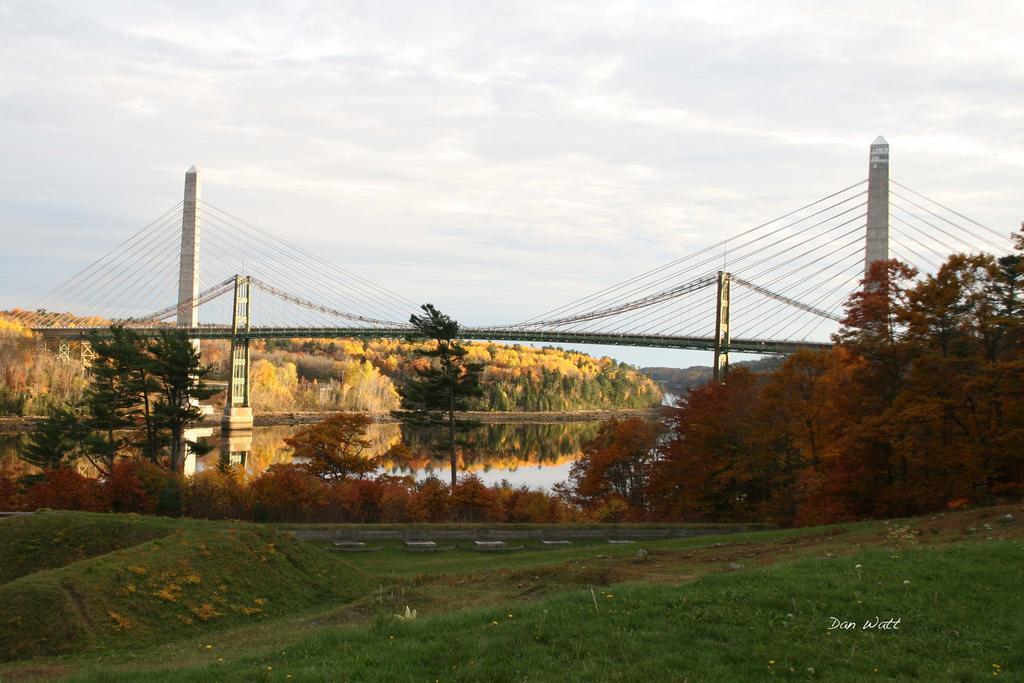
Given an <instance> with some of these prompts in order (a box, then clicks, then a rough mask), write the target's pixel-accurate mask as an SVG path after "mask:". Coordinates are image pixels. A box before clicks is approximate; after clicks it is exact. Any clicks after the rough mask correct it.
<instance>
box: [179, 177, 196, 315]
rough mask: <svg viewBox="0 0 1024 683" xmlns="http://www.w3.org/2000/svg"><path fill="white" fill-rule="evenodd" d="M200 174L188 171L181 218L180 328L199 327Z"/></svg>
mask: <svg viewBox="0 0 1024 683" xmlns="http://www.w3.org/2000/svg"><path fill="white" fill-rule="evenodd" d="M197 296H199V171H198V170H197V169H196V167H195V166H193V167H192V168H190V169H188V171H186V172H185V203H184V206H183V207H182V217H181V261H180V265H179V266H178V318H177V324H178V327H196V326H198V324H199V309H198V307H197V306H196V301H195V300H196V297H197Z"/></svg>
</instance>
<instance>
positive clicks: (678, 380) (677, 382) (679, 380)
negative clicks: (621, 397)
mask: <svg viewBox="0 0 1024 683" xmlns="http://www.w3.org/2000/svg"><path fill="white" fill-rule="evenodd" d="M785 360H786V359H785V358H784V357H782V356H768V357H765V358H760V359H758V360H744V361H740V362H738V363H733V365H740V366H743V367H745V368H746V369H748V370H750V371H751V372H771V371H772V370H774V369H775V368H777V367H779V366H780V365H782V364H783V363H784V362H785ZM640 372H642V373H643V374H645V375H647V376H648V377H650V378H651V379H653V380H654V381H655V382H657V383H658V384H659V385H660V386H661V387H662V388H663V389H664V390H665V391H666V392H668V393H670V394H676V395H682V394H685V393H686V392H687V391H689V390H690V389H692V388H694V387H699V386H700V385H701V384H706V383H708V382H710V381H711V377H712V375H713V374H714V373H713V368H712V367H711V366H709V365H694V366H691V367H688V368H640Z"/></svg>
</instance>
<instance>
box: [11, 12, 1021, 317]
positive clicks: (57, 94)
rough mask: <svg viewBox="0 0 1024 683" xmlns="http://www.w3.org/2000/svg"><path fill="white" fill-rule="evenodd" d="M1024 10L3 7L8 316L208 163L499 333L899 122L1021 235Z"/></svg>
mask: <svg viewBox="0 0 1024 683" xmlns="http://www.w3.org/2000/svg"><path fill="white" fill-rule="evenodd" d="M1022 29H1024V9H1022V7H1021V5H1020V4H1019V3H1015V2H1010V1H1005V2H990V3H970V2H906V3H898V4H896V5H893V4H892V3H888V2H829V3H804V2H787V3H755V2H733V3H706V2H665V3H650V2H604V3H598V2H579V3H554V4H551V3H547V4H543V3H542V4H537V3H508V2H502V3H481V2H448V3H429V4H420V3H409V2H374V3H363V2H348V3H337V2H290V3H276V2H275V3H260V2H256V3H252V2H226V1H222V2H203V3H199V2H185V3H182V2H170V1H167V2H150V3H135V2H127V1H124V2H94V3H46V2H14V1H10V0H7V1H3V0H0V59H2V60H3V63H4V64H5V68H4V70H3V71H2V72H0V178H2V179H3V183H2V184H0V209H2V212H0V230H2V231H3V233H4V234H5V236H8V237H9V236H10V235H17V236H19V240H18V241H17V245H16V246H15V247H14V248H12V249H10V250H8V251H7V252H6V253H5V255H4V256H0V262H2V263H3V265H4V268H3V274H2V275H0V287H2V288H0V292H3V294H0V306H12V305H17V304H24V303H26V302H27V301H30V300H31V299H33V298H35V296H37V295H39V294H41V293H43V292H44V291H46V290H47V289H48V287H49V286H50V285H52V284H54V283H55V282H56V281H57V280H58V279H59V277H60V275H61V274H64V273H69V272H71V271H73V270H74V269H76V267H78V266H80V265H82V264H84V263H86V262H88V261H89V260H90V258H92V257H95V256H96V255H98V254H99V253H102V252H103V251H105V249H107V248H109V247H110V246H113V245H114V244H115V243H116V242H117V241H119V239H121V238H123V237H124V236H125V235H127V234H129V233H130V232H131V231H132V230H133V229H134V228H136V227H138V226H141V225H142V224H144V223H145V222H146V221H147V220H148V219H149V218H150V217H152V216H154V215H156V214H158V213H160V212H161V211H162V210H163V209H164V208H166V207H167V206H169V205H170V204H172V203H174V202H175V201H177V199H178V198H179V196H180V192H181V188H180V183H181V174H182V172H183V171H184V169H185V168H187V167H188V166H190V165H191V164H193V163H197V164H198V165H199V166H200V168H201V169H203V171H204V183H205V185H204V191H205V196H206V197H207V198H208V199H209V200H210V201H212V202H214V203H216V204H217V205H220V206H223V207H224V208H227V209H229V210H231V211H232V212H233V213H236V214H238V215H241V216H244V217H246V218H248V219H250V220H253V221H254V222H257V223H259V224H261V225H265V226H267V227H269V228H271V229H274V230H276V231H278V232H280V233H282V234H285V235H287V236H288V237H289V239H292V240H294V241H295V242H297V243H300V244H304V245H309V246H310V247H311V248H316V249H317V250H318V253H322V254H324V255H325V256H327V257H329V258H331V259H333V260H336V261H337V262H339V263H343V264H344V265H346V266H347V267H349V268H351V269H353V270H356V271H358V272H360V273H361V274H363V275H365V276H367V277H369V278H371V279H373V280H376V281H379V282H382V283H385V284H387V285H388V286H389V287H390V288H392V289H394V290H396V291H398V292H401V293H404V294H406V295H407V296H411V297H413V298H422V297H423V295H424V293H425V292H429V297H430V298H431V299H432V300H433V301H434V302H435V303H437V304H438V305H441V306H442V307H445V308H448V309H450V310H451V311H452V313H454V314H455V315H456V316H457V317H459V318H461V319H464V320H467V321H470V322H473V321H477V320H480V321H481V322H494V321H500V320H503V319H504V320H513V319H521V318H525V317H529V316H530V315H532V314H534V313H536V312H538V311H537V307H538V302H544V304H545V305H544V306H543V307H547V304H553V303H555V302H557V301H560V300H570V299H573V298H575V297H577V296H579V295H581V294H584V293H586V292H589V291H593V290H596V289H599V288H601V287H603V286H605V285H607V284H609V283H611V282H614V281H617V280H619V279H622V277H624V276H627V275H629V274H630V271H642V270H646V269H647V268H649V267H652V266H655V265H657V264H659V263H662V262H665V261H667V260H669V259H671V258H674V257H677V256H680V255H682V254H683V253H685V252H687V251H688V250H691V249H692V248H694V247H695V246H701V245H704V244H707V243H710V242H712V241H714V240H715V239H716V238H718V237H720V236H721V235H722V234H727V233H729V232H736V231H739V230H741V229H743V228H745V227H749V226H750V225H752V224H755V223H757V222H760V221H761V220H763V219H765V218H766V217H770V216H774V215H778V214H780V213H783V212H785V211H786V210H788V209H790V208H792V207H794V206H797V205H800V204H802V203H804V202H805V201H807V200H810V199H813V198H815V197H818V196H821V195H824V194H827V193H828V192H830V191H832V190H834V189H836V188H838V187H841V186H844V185H847V184H849V183H851V182H854V181H856V180H858V179H860V178H862V177H864V176H865V175H866V165H867V163H866V162H867V159H866V157H867V145H868V143H869V142H870V140H871V139H873V138H874V136H875V135H877V134H878V133H883V134H885V135H886V136H887V137H888V139H889V141H890V142H891V143H892V145H893V169H894V170H893V174H894V177H896V178H898V179H902V180H903V181H904V182H906V183H908V184H910V185H912V186H914V187H917V188H918V189H920V190H922V191H925V192H927V193H928V194H930V195H932V196H935V197H938V198H941V199H946V200H947V201H948V203H950V204H954V205H956V208H958V209H959V210H961V211H963V212H964V213H966V214H968V215H971V216H973V217H976V218H978V219H979V220H981V221H983V222H985V223H988V224H990V225H992V226H994V227H997V228H999V229H1000V230H1004V231H1009V230H1011V229H1013V228H1014V226H1015V225H1017V224H1019V222H1020V219H1021V209H1020V204H1019V188H1020V187H1021V186H1022V184H1024V183H1022V180H1024V126H1022V123H1024V107H1022V106H1021V100H1020V97H1021V93H1022V92H1024V58H1022V56H1021V54H1022V53H1021V51H1020V48H1019V45H1020V43H1019V41H1020V35H1021V30H1022ZM55 241H57V242H58V243H60V244H62V245H64V247H65V248H63V249H60V250H54V249H53V244H54V243H55ZM7 242H11V240H10V239H8V240H7ZM453 259H454V260H455V261H456V262H457V267H454V268H449V267H447V264H448V263H449V261H450V260H453ZM470 277H472V282H473V286H472V288H471V291H468V290H467V288H466V287H465V283H466V282H467V279H468V278H470Z"/></svg>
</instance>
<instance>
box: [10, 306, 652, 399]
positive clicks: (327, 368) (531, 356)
mask: <svg viewBox="0 0 1024 683" xmlns="http://www.w3.org/2000/svg"><path fill="white" fill-rule="evenodd" d="M465 345H466V347H467V349H468V352H469V354H468V355H469V359H470V360H471V361H473V362H478V363H483V364H484V365H485V370H484V373H483V376H482V378H481V385H482V389H483V394H482V396H481V397H480V399H479V402H478V406H477V407H476V409H478V410H480V411H510V412H518V411H536V412H564V411H579V410H612V409H619V408H650V407H652V406H656V405H658V404H659V403H660V402H661V396H662V392H661V389H660V387H659V386H658V385H657V384H656V383H655V382H654V381H653V380H651V379H650V378H648V377H646V376H645V375H643V374H642V373H640V372H639V371H638V370H636V369H635V368H633V367H632V366H629V365H627V364H625V363H619V362H617V361H615V360H613V359H611V358H608V357H603V358H595V357H593V356H588V355H586V354H583V353H578V352H574V351H565V350H563V349H558V348H553V347H545V348H534V347H530V346H522V345H519V344H515V345H504V344H496V343H479V342H466V344H465ZM421 346H422V344H418V343H415V342H408V341H404V340H388V339H375V340H366V341H363V340H354V339H323V340H272V341H266V342H263V341H258V342H254V344H253V350H252V359H253V360H252V371H251V385H252V396H251V400H252V404H253V408H254V410H255V411H256V413H257V414H259V413H261V412H263V413H267V412H271V413H280V412H331V411H337V410H351V411H360V412H370V413H376V412H379V413H386V412H388V411H391V410H395V409H397V408H398V407H399V403H400V398H399V394H398V390H397V387H398V386H400V385H401V384H402V383H404V382H406V381H407V380H408V379H409V378H410V377H411V376H412V375H413V374H414V373H415V368H416V367H418V366H422V363H423V361H422V359H418V358H417V355H416V349H417V348H420V347H421ZM228 352H229V349H228V344H227V342H225V341H219V340H213V341H204V342H202V362H203V364H204V365H206V366H209V367H210V369H211V373H210V380H211V382H216V381H218V380H224V379H226V377H227V367H228ZM86 385H87V381H86V374H85V372H84V368H83V366H82V363H81V361H80V359H78V358H74V357H72V358H70V359H69V360H66V361H61V359H60V358H58V357H57V355H56V354H54V353H52V352H47V351H44V350H42V349H41V348H40V344H39V339H38V338H37V337H36V336H35V335H34V334H33V333H32V332H31V331H30V330H28V329H26V328H25V327H24V326H23V325H21V324H20V323H17V322H14V321H13V320H11V319H10V318H9V317H5V314H4V313H2V312H0V416H5V415H6V416H34V415H35V416H43V415H46V414H48V413H50V412H52V411H53V410H54V409H57V408H59V407H61V406H63V405H76V404H77V403H79V402H80V401H81V399H82V396H83V394H84V392H85V390H86ZM216 399H219V397H215V400H216Z"/></svg>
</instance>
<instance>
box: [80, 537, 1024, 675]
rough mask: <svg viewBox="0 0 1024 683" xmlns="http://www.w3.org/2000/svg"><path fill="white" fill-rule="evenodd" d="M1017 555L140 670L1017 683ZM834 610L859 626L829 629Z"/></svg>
mask: <svg viewBox="0 0 1024 683" xmlns="http://www.w3.org/2000/svg"><path fill="white" fill-rule="evenodd" d="M858 567H859V568H858ZM1022 567H1024V547H1022V545H1021V543H1019V542H992V543H984V544H982V543H976V544H970V545H964V546H958V547H949V548H942V549H934V548H932V549H910V550H906V551H903V552H900V553H898V554H893V553H892V552H891V551H889V550H884V549H869V550H863V551H861V552H858V553H856V554H854V555H851V556H849V557H844V558H842V559H830V558H815V559H808V560H804V561H801V562H797V563H794V564H789V565H783V566H778V567H768V568H762V569H756V570H752V571H748V572H743V573H738V572H737V573H729V574H716V575H713V576H709V577H706V578H704V579H702V580H701V581H699V582H696V583H690V584H684V585H675V586H666V585H624V586H615V587H608V588H601V589H598V590H595V592H594V593H593V595H592V594H591V593H590V590H589V589H577V590H574V591H570V592H567V593H562V594H560V595H557V596H554V597H551V598H548V599H545V600H542V601H539V602H535V603H532V604H525V605H524V604H506V605H503V606H493V607H489V608H484V609H475V610H471V611H468V612H464V613H461V614H457V615H452V616H445V617H438V618H431V619H423V620H419V619H417V620H415V621H410V622H405V621H399V620H395V621H391V622H378V623H377V624H375V625H374V626H372V627H369V628H363V629H358V630H352V629H331V630H324V631H323V632H321V633H319V634H317V635H314V636H312V637H309V638H306V639H304V640H302V641H301V642H299V643H297V644H295V645H291V646H289V647H288V648H287V650H285V651H284V652H273V653H267V654H265V655H263V656H254V657H243V658H240V659H238V660H236V661H233V662H224V663H222V662H217V661H212V662H211V663H209V664H206V665H200V666H196V667H194V668H193V667H189V668H186V669H178V670H163V671H161V672H158V673H155V674H149V675H147V680H150V681H193V680H218V681H251V680H258V679H262V678H265V677H266V678H287V677H291V678H292V679H293V680H301V681H328V680H353V681H369V680H375V681H414V680H443V681H526V680H531V681H532V680H566V681H594V680H619V681H658V680H678V681H682V680H691V681H766V680H775V679H779V680H800V681H806V680H825V681H849V682H856V683H861V682H863V681H871V680H923V681H982V680H992V679H993V674H999V676H997V678H998V677H1002V678H1004V679H1006V680H1021V677H1020V676H1021V672H1022V671H1024V647H1022V646H1024V642H1022V632H1021V630H1020V628H1019V614H1020V610H1021V609H1022V608H1024V594H1022V593H1021V591H1020V590H1019V587H1020V585H1021V580H1022V579H1024V576H1022ZM595 602H596V604H595ZM833 616H836V617H838V618H841V619H843V620H849V621H854V622H856V623H857V628H855V629H852V630H842V629H835V630H829V628H828V627H829V625H830V623H831V617H833ZM876 617H879V618H881V620H884V621H888V620H889V619H894V618H899V619H900V622H899V624H898V626H899V628H898V630H879V629H869V630H865V629H863V628H862V627H861V625H862V624H863V623H864V622H865V621H868V622H874V621H875V619H876ZM211 659H212V658H211ZM72 680H76V681H100V680H109V679H107V678H105V677H104V676H103V675H102V674H100V673H99V672H94V673H88V674H83V675H81V676H78V677H73V678H72Z"/></svg>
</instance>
